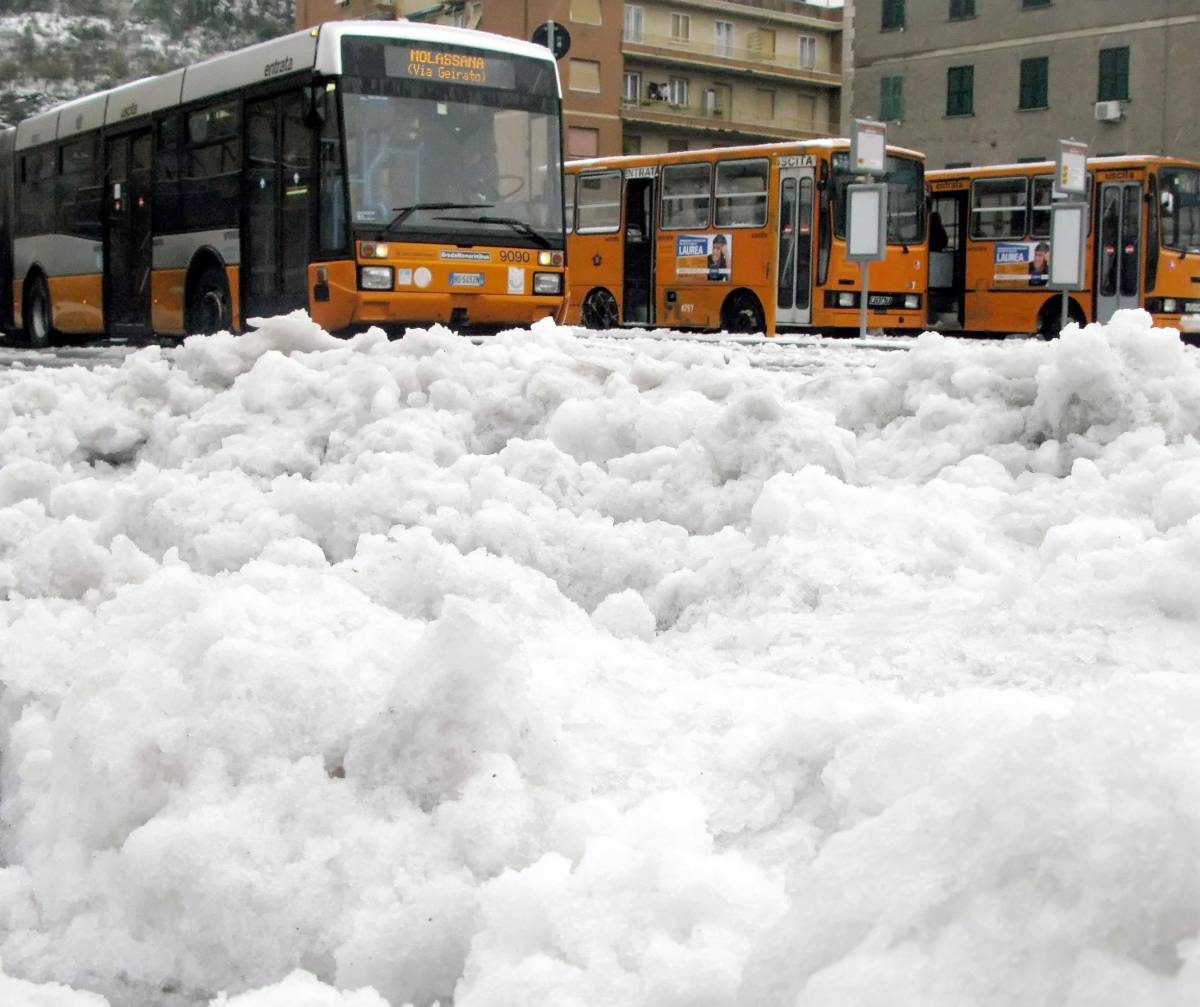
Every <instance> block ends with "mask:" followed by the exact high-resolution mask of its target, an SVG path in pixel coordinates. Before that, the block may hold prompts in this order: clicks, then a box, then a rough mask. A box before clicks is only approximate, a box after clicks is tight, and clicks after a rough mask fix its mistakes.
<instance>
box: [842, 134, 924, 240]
mask: <svg viewBox="0 0 1200 1007" xmlns="http://www.w3.org/2000/svg"><path fill="white" fill-rule="evenodd" d="M885 165H886V167H887V174H886V175H884V177H883V181H885V182H887V187H888V215H887V232H888V234H887V240H888V243H889V244H892V245H898V244H913V243H915V242H918V241H920V240H921V239H922V238H923V237H924V236H925V212H924V211H925V166H924V165H923V164H922V163H921V162H920V161H913V160H910V159H909V158H906V157H893V156H891V155H890V154H889V155H888V158H887V161H886V162H885ZM856 181H874V179H859V178H858V177H857V176H855V175H852V174H850V155H849V154H848V153H846V152H845V151H840V152H838V153H836V154H834V155H833V233H834V234H836V235H837V236H838V237H839V238H845V237H846V187H847V186H849V185H851V184H852V183H854V182H856Z"/></svg>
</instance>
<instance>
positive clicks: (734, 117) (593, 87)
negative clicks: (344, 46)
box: [296, 0, 842, 157]
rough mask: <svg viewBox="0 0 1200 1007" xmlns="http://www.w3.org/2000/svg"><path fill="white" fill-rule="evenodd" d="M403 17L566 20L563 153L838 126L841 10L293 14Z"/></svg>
mask: <svg viewBox="0 0 1200 1007" xmlns="http://www.w3.org/2000/svg"><path fill="white" fill-rule="evenodd" d="M353 17H358V18H362V17H368V18H375V17H382V18H390V17H407V18H409V19H413V20H426V21H436V22H439V23H442V24H453V25H458V26H460V27H466V28H481V29H483V30H484V31H491V32H496V33H498V34H502V35H509V36H513V37H516V38H525V39H529V38H532V37H533V35H534V32H535V31H536V30H537V29H538V27H539V26H541V25H544V24H546V23H547V22H549V21H554V22H555V23H557V24H559V25H562V26H563V27H565V29H566V31H567V33H568V34H569V36H570V49H569V51H568V52H567V53H566V55H565V56H564V57H563V58H562V59H561V60H560V61H559V72H560V74H561V76H562V80H563V89H564V101H563V105H564V112H565V119H566V138H565V139H566V147H567V156H568V157H594V156H597V155H600V156H604V155H610V154H620V153H656V152H661V151H673V150H688V149H689V148H697V147H714V146H725V145H732V144H741V143H756V142H761V141H763V140H769V139H787V140H798V139H807V138H811V137H820V136H830V135H838V133H839V124H840V120H841V115H842V103H841V71H842V12H841V9H840V8H829V7H821V6H816V5H814V4H809V3H803V2H799V0H673V2H666V0H639V2H636V3H625V2H623V0H446V2H440V3H431V2H429V0H397V2H394V3H392V2H388V3H384V2H380V0H346V2H338V0H297V3H296V23H297V26H298V27H307V26H309V25H313V24H318V23H320V22H321V21H328V20H335V19H338V18H353Z"/></svg>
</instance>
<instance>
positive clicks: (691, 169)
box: [662, 164, 712, 231]
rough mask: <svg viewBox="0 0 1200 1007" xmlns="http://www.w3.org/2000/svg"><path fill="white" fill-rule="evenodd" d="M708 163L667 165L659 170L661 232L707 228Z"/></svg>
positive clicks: (710, 170) (710, 171)
mask: <svg viewBox="0 0 1200 1007" xmlns="http://www.w3.org/2000/svg"><path fill="white" fill-rule="evenodd" d="M711 175H712V165H709V164H669V165H667V166H666V167H665V168H663V193H662V226H663V229H664V230H668V231H677V230H681V229H687V228H703V227H708V209H709V206H708V205H709V195H708V190H709V187H710V184H711V183H710V181H709V180H710V177H711Z"/></svg>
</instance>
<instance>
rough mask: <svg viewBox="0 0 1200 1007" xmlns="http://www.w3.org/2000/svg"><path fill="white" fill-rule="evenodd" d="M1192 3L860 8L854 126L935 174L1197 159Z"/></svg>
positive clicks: (1197, 12) (1195, 3) (896, 2)
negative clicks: (880, 130) (1079, 147)
mask: <svg viewBox="0 0 1200 1007" xmlns="http://www.w3.org/2000/svg"><path fill="white" fill-rule="evenodd" d="M1197 52H1200V0H1138V2H1137V3H1130V2H1129V0H854V92H853V98H852V99H851V101H850V103H849V104H850V106H851V109H852V112H853V114H854V115H855V116H859V117H864V118H877V119H883V120H884V121H886V122H887V123H888V127H889V128H888V140H889V142H892V143H901V144H904V145H905V146H908V147H913V148H915V149H917V150H923V151H925V153H926V154H927V155H928V157H929V165H930V167H938V168H941V167H946V166H965V165H972V164H996V163H1010V162H1016V161H1029V160H1040V159H1043V158H1048V159H1053V158H1054V157H1055V154H1056V152H1057V149H1058V148H1057V141H1058V140H1059V139H1069V138H1070V139H1076V140H1082V141H1085V142H1086V143H1087V144H1088V147H1089V150H1090V152H1091V153H1092V154H1093V155H1104V154H1174V155H1177V156H1180V157H1200V117H1197V115H1196V111H1195V109H1196V99H1195V94H1196V85H1195V69H1196V66H1197V56H1196V53H1197Z"/></svg>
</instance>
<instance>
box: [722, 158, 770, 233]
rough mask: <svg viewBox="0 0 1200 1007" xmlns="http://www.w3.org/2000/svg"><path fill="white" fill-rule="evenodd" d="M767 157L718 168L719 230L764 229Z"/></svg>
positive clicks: (765, 218) (723, 162)
mask: <svg viewBox="0 0 1200 1007" xmlns="http://www.w3.org/2000/svg"><path fill="white" fill-rule="evenodd" d="M769 170H770V168H769V165H768V163H767V160H766V158H761V159H755V160H753V161H722V162H721V163H720V164H718V165H717V219H716V226H717V227H762V226H763V225H764V224H766V222H767V175H768V172H769Z"/></svg>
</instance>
